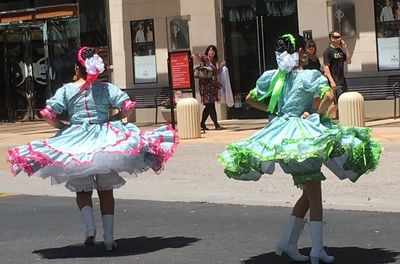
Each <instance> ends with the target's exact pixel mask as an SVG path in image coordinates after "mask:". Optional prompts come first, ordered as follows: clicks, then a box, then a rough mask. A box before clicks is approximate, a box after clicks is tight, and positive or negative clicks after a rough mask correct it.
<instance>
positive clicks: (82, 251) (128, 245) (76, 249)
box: [32, 237, 200, 259]
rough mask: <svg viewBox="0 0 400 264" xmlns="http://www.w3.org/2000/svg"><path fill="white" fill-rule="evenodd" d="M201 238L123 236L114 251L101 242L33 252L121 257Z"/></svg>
mask: <svg viewBox="0 0 400 264" xmlns="http://www.w3.org/2000/svg"><path fill="white" fill-rule="evenodd" d="M199 240H200V239H198V238H193V237H170V238H163V237H135V238H122V239H117V240H115V242H117V244H118V248H117V249H116V250H114V251H112V252H107V251H106V250H105V248H104V243H102V242H99V243H96V245H94V246H84V245H83V244H76V245H70V246H65V247H59V248H46V249H39V250H35V251H33V252H32V253H35V254H38V255H40V256H42V258H45V259H68V258H97V257H121V256H131V255H138V254H143V253H149V252H154V251H157V250H161V249H166V248H181V247H186V246H189V245H190V244H192V243H195V242H197V241H199Z"/></svg>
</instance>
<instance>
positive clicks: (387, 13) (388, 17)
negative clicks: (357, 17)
mask: <svg viewBox="0 0 400 264" xmlns="http://www.w3.org/2000/svg"><path fill="white" fill-rule="evenodd" d="M380 19H381V22H384V21H393V20H394V16H393V9H392V1H391V0H386V6H385V7H384V8H382V11H381V15H380Z"/></svg>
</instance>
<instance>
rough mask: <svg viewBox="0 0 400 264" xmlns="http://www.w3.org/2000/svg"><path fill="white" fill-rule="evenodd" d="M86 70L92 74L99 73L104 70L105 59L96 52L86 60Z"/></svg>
mask: <svg viewBox="0 0 400 264" xmlns="http://www.w3.org/2000/svg"><path fill="white" fill-rule="evenodd" d="M85 68H86V72H87V73H88V74H91V75H95V74H99V73H103V72H104V62H103V59H102V58H101V57H100V56H99V55H97V54H94V55H93V57H91V58H90V59H86V60H85Z"/></svg>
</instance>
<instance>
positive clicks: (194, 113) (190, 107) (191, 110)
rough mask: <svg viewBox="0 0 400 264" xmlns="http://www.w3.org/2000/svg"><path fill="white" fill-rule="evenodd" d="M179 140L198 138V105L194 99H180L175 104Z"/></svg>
mask: <svg viewBox="0 0 400 264" xmlns="http://www.w3.org/2000/svg"><path fill="white" fill-rule="evenodd" d="M176 115H177V117H178V118H177V123H178V133H179V138H181V139H189V138H199V137H200V132H201V131H200V103H199V102H198V101H197V100H196V99H195V98H182V99H180V100H179V101H178V103H177V104H176Z"/></svg>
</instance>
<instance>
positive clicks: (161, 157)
mask: <svg viewBox="0 0 400 264" xmlns="http://www.w3.org/2000/svg"><path fill="white" fill-rule="evenodd" d="M107 126H108V128H110V130H112V131H113V132H114V133H116V134H119V133H121V132H122V133H124V134H125V137H124V138H123V139H120V140H118V141H116V142H115V143H114V144H111V145H110V146H116V145H118V144H120V143H122V142H124V141H126V140H127V139H128V138H129V137H130V135H131V133H128V134H127V133H125V132H124V131H122V130H120V129H118V128H116V127H114V126H112V125H111V124H109V123H107ZM167 131H171V132H172V133H173V136H174V143H173V145H172V146H171V148H169V149H168V150H167V151H165V150H164V149H163V148H162V147H161V143H162V142H163V135H160V137H158V138H157V139H155V140H153V141H151V142H149V148H150V151H151V153H153V154H154V155H155V157H156V158H157V161H156V164H155V166H153V169H154V170H155V171H160V170H161V169H162V168H163V165H164V163H165V162H166V161H167V160H168V159H169V158H170V157H171V156H172V155H173V153H174V150H175V148H176V146H177V145H178V143H179V137H178V134H177V133H176V131H175V130H174V129H173V128H172V125H168V126H167ZM143 137H144V131H140V133H139V142H138V145H137V146H136V147H135V148H133V149H131V150H128V151H119V150H116V151H104V150H100V151H97V152H96V153H108V154H121V153H122V154H128V155H134V154H136V153H138V152H140V150H141V149H142V148H143ZM42 142H43V144H44V145H45V146H46V147H48V148H49V149H51V150H52V151H55V152H57V153H60V154H63V155H67V156H69V157H71V160H69V161H68V162H61V161H55V160H52V159H51V158H50V157H49V156H48V155H47V154H44V153H42V152H39V151H35V150H33V147H32V145H31V143H29V144H28V150H29V153H30V155H29V156H27V155H20V153H19V149H18V148H10V149H9V150H8V153H9V158H8V159H7V161H8V162H10V163H11V167H10V171H11V172H12V174H13V175H14V176H15V175H17V173H19V172H17V171H16V170H15V168H14V166H15V165H16V166H17V167H18V169H20V170H23V171H24V172H25V173H27V174H28V175H29V176H31V175H32V174H34V173H35V172H36V171H35V170H34V168H33V165H36V164H37V165H39V166H40V168H43V167H46V166H49V165H58V166H61V167H66V166H68V165H70V162H71V161H72V162H74V163H75V165H77V166H83V165H89V164H90V163H92V162H93V161H94V159H91V160H88V161H84V162H82V161H80V160H77V159H76V158H74V157H73V156H74V155H79V154H86V153H74V154H72V153H67V152H63V151H61V150H59V149H56V148H54V147H51V146H50V145H49V144H48V143H47V140H43V141H42ZM104 148H105V147H104Z"/></svg>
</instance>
